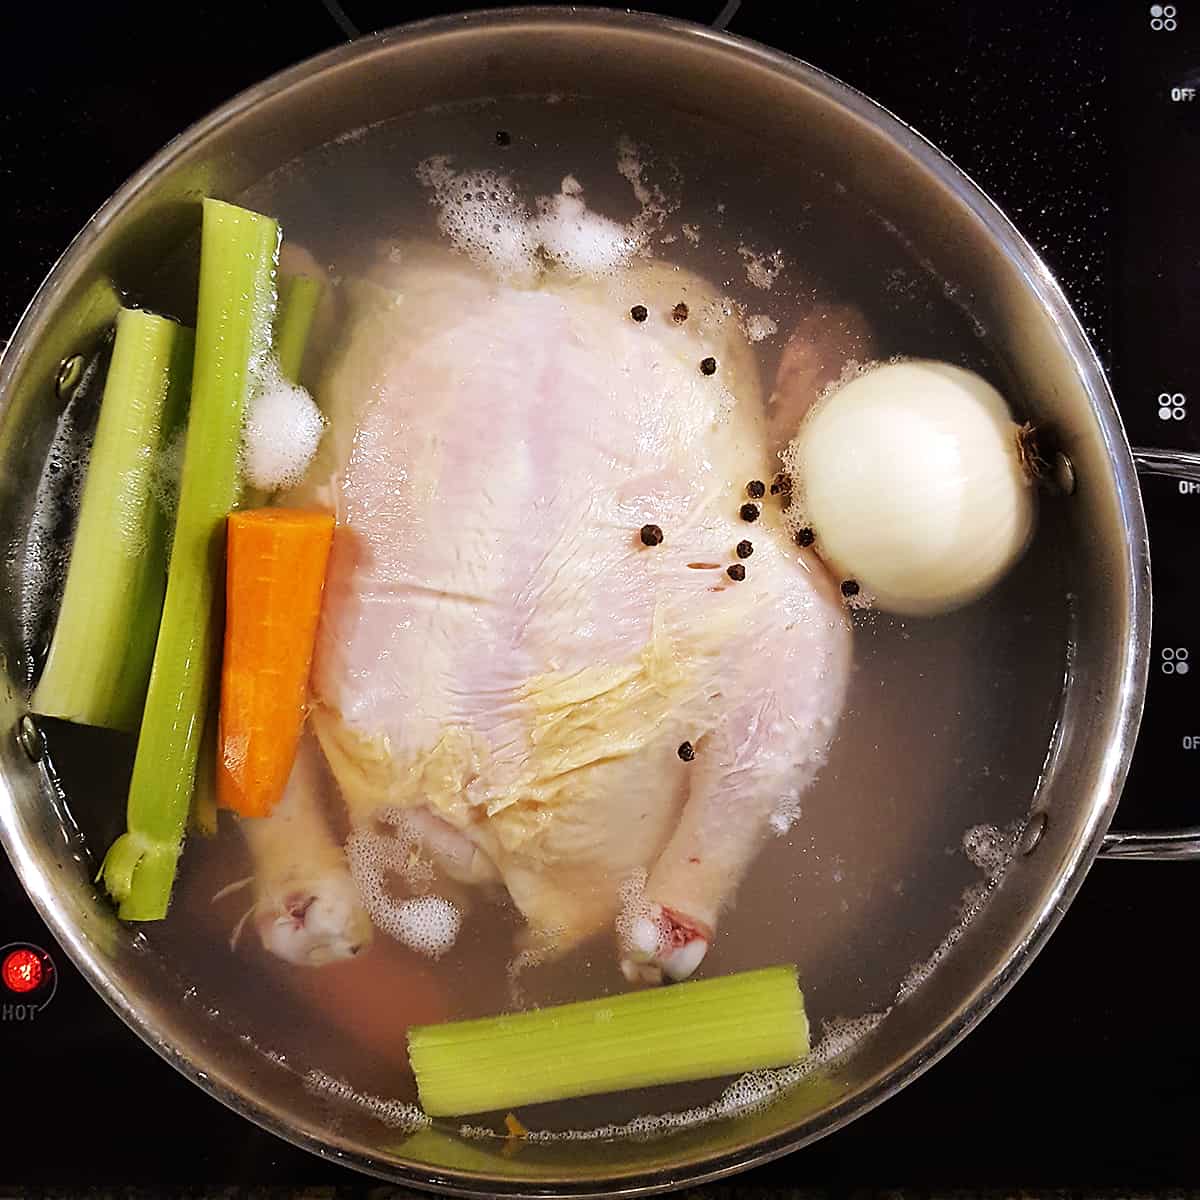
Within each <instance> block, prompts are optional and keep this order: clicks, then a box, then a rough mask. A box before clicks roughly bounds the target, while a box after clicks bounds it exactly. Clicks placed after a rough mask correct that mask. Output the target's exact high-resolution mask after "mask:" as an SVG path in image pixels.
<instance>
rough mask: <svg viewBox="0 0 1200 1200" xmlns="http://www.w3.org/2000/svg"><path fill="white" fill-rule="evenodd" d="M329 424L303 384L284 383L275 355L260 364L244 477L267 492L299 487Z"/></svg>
mask: <svg viewBox="0 0 1200 1200" xmlns="http://www.w3.org/2000/svg"><path fill="white" fill-rule="evenodd" d="M324 432H325V418H324V416H323V415H322V413H321V410H320V409H319V408H318V407H317V406H316V404H314V403H313V399H312V397H311V396H310V395H309V394H308V392H307V391H305V390H304V388H302V387H301V386H300V385H299V384H296V383H292V382H290V381H289V380H287V379H285V378H284V377H283V374H282V373H281V372H280V369H279V362H278V360H277V359H276V358H275V356H274V355H271V356H270V357H269V358H268V359H266V361H265V362H264V363H263V364H262V366H261V368H260V370H259V372H258V378H257V379H256V381H255V386H254V390H253V391H252V393H251V395H250V402H249V405H248V407H247V412H246V423H245V426H244V427H243V429H242V473H243V476H244V477H245V479H246V481H247V482H248V483H250V484H252V485H253V486H254V487H256V488H261V489H262V490H263V491H266V492H275V491H279V490H280V489H281V488H288V487H295V486H296V484H298V483H299V482H300V481H301V479H303V478H304V473H305V472H306V471H307V470H308V467H309V464H310V463H311V462H312V460H313V455H315V454H316V452H317V446H318V445H319V444H320V441H321V435H322V434H323V433H324Z"/></svg>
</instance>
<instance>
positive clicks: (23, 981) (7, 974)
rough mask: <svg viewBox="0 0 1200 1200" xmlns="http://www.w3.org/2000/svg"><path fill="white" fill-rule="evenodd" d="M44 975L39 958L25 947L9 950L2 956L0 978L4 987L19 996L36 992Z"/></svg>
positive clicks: (43, 968) (44, 971)
mask: <svg viewBox="0 0 1200 1200" xmlns="http://www.w3.org/2000/svg"><path fill="white" fill-rule="evenodd" d="M45 974H46V970H45V967H44V966H43V965H42V960H41V956H40V955H39V954H37V952H36V951H34V950H30V949H29V948H28V947H26V946H21V947H18V948H17V949H16V950H10V951H9V952H8V954H6V955H5V956H4V963H3V965H0V976H2V977H3V979H4V986H5V987H6V988H8V990H9V991H10V992H16V993H17V995H19V996H23V995H25V994H26V993H27V992H34V991H37V989H38V988H39V987H41V985H42V980H43V979H44V978H45Z"/></svg>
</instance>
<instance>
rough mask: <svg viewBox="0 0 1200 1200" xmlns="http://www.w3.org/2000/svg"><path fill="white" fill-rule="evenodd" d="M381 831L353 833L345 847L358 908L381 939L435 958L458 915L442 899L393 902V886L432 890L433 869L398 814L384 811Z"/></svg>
mask: <svg viewBox="0 0 1200 1200" xmlns="http://www.w3.org/2000/svg"><path fill="white" fill-rule="evenodd" d="M379 820H380V821H381V822H382V824H383V825H384V828H383V829H382V830H379V829H373V828H361V829H356V830H355V831H354V832H353V833H352V834H351V835H350V837H349V838H348V839H347V841H346V858H347V860H348V862H349V864H350V873H351V875H352V876H353V878H354V884H355V887H356V888H357V889H358V895H359V898H360V899H361V901H362V905H363V908H365V909H366V911H367V915H368V916H369V917H370V918H371V921H372V923H373V924H374V925H375V926H376V928H377V929H379V930H380V931H381V932H382V933H385V934H386V935H387V936H388V937H390V938H393V939H394V940H395V941H397V942H400V943H401V945H404V946H407V947H408V948H409V949H410V950H415V951H416V952H417V953H418V954H424V955H426V956H427V957H429V958H440V957H441V956H442V955H443V954H445V953H446V951H447V950H449V949H450V947H451V946H453V945H454V943H455V941H456V940H457V939H458V932H459V929H460V928H461V926H462V913H461V912H460V911H459V909H458V907H457V905H455V904H453V903H451V902H450V901H449V900H447V899H445V898H444V897H442V896H431V895H417V896H405V897H402V898H397V897H396V896H395V895H393V893H392V884H393V881H396V882H398V883H399V884H401V885H403V886H404V887H406V888H408V889H409V890H411V891H422V890H425V889H427V888H429V887H431V886H432V885H433V882H434V872H433V868H432V866H430V864H429V863H428V862H427V861H426V860H425V859H424V858H422V857H421V847H420V837H419V835H418V834H417V832H416V831H415V830H414V829H413V827H412V825H411V824H410V823H409V821H408V819H407V817H406V815H405V813H404V812H403V811H402V810H400V809H386V810H384V812H383V813H381V814H380V816H379Z"/></svg>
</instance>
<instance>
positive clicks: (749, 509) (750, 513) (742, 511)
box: [738, 504, 758, 521]
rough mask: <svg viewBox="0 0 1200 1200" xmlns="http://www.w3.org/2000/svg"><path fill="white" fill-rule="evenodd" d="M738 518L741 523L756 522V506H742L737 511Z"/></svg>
mask: <svg viewBox="0 0 1200 1200" xmlns="http://www.w3.org/2000/svg"><path fill="white" fill-rule="evenodd" d="M738 516H740V517H741V518H742V520H743V521H757V520H758V505H757V504H743V505H742V507H741V508H739V509H738Z"/></svg>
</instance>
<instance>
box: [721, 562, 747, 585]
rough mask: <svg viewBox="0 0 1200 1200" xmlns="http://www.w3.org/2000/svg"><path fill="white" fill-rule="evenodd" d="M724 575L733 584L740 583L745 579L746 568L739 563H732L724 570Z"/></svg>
mask: <svg viewBox="0 0 1200 1200" xmlns="http://www.w3.org/2000/svg"><path fill="white" fill-rule="evenodd" d="M725 574H726V575H728V576H729V578H730V579H732V580H733V581H734V583H741V582H742V580H743V579H745V578H746V568H745V567H743V566H742V564H741V563H734V564H733V566H731V567H726V568H725Z"/></svg>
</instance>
